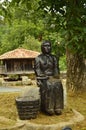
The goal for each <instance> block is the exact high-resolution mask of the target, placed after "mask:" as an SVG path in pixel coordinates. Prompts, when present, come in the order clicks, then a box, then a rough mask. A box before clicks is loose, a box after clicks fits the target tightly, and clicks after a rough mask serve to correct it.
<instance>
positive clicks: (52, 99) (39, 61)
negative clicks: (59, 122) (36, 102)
mask: <svg viewBox="0 0 86 130" xmlns="http://www.w3.org/2000/svg"><path fill="white" fill-rule="evenodd" d="M41 51H42V53H41V54H40V55H39V56H38V57H36V58H35V62H34V71H35V74H36V78H37V85H38V87H40V94H41V110H42V111H43V112H45V113H47V114H49V115H53V114H57V115H60V114H61V113H62V109H63V87H62V83H61V81H60V79H59V72H58V68H57V59H56V57H55V56H54V55H52V54H51V43H50V42H49V41H45V42H43V43H42V45H41Z"/></svg>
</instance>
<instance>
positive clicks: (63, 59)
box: [59, 55, 67, 71]
mask: <svg viewBox="0 0 86 130" xmlns="http://www.w3.org/2000/svg"><path fill="white" fill-rule="evenodd" d="M59 68H60V71H66V70H67V63H66V56H65V55H64V56H61V57H60V60H59Z"/></svg>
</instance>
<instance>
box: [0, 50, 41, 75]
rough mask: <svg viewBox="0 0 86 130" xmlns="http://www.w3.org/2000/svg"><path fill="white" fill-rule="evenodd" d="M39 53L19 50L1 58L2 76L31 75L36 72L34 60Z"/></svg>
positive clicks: (0, 73) (0, 72) (5, 54)
mask: <svg viewBox="0 0 86 130" xmlns="http://www.w3.org/2000/svg"><path fill="white" fill-rule="evenodd" d="M38 55H39V52H36V51H31V50H27V49H23V48H18V49H15V50H12V51H9V52H7V53H4V54H3V55H1V56H0V62H1V65H0V75H9V74H19V75H24V74H29V73H32V72H34V71H33V65H34V59H35V57H37V56H38Z"/></svg>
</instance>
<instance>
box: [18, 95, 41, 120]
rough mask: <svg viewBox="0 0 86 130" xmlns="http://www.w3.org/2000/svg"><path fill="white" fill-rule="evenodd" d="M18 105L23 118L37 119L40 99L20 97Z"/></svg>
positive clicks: (20, 116) (20, 115) (19, 113)
mask: <svg viewBox="0 0 86 130" xmlns="http://www.w3.org/2000/svg"><path fill="white" fill-rule="evenodd" d="M16 106H17V110H18V115H19V118H20V119H21V120H27V119H35V118H36V117H37V115H38V112H39V110H40V99H36V100H31V99H30V100H28V98H27V97H24V98H23V97H18V98H16Z"/></svg>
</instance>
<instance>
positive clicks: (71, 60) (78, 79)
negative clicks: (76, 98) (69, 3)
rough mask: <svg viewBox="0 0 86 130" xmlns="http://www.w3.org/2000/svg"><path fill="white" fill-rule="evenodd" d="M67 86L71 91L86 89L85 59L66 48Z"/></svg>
mask: <svg viewBox="0 0 86 130" xmlns="http://www.w3.org/2000/svg"><path fill="white" fill-rule="evenodd" d="M66 55H67V88H68V90H71V91H72V92H75V91H77V90H80V91H81V90H83V89H84V90H85V91H86V60H85V59H84V58H83V57H82V56H80V55H78V54H72V53H71V52H70V51H69V50H67V54H66Z"/></svg>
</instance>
